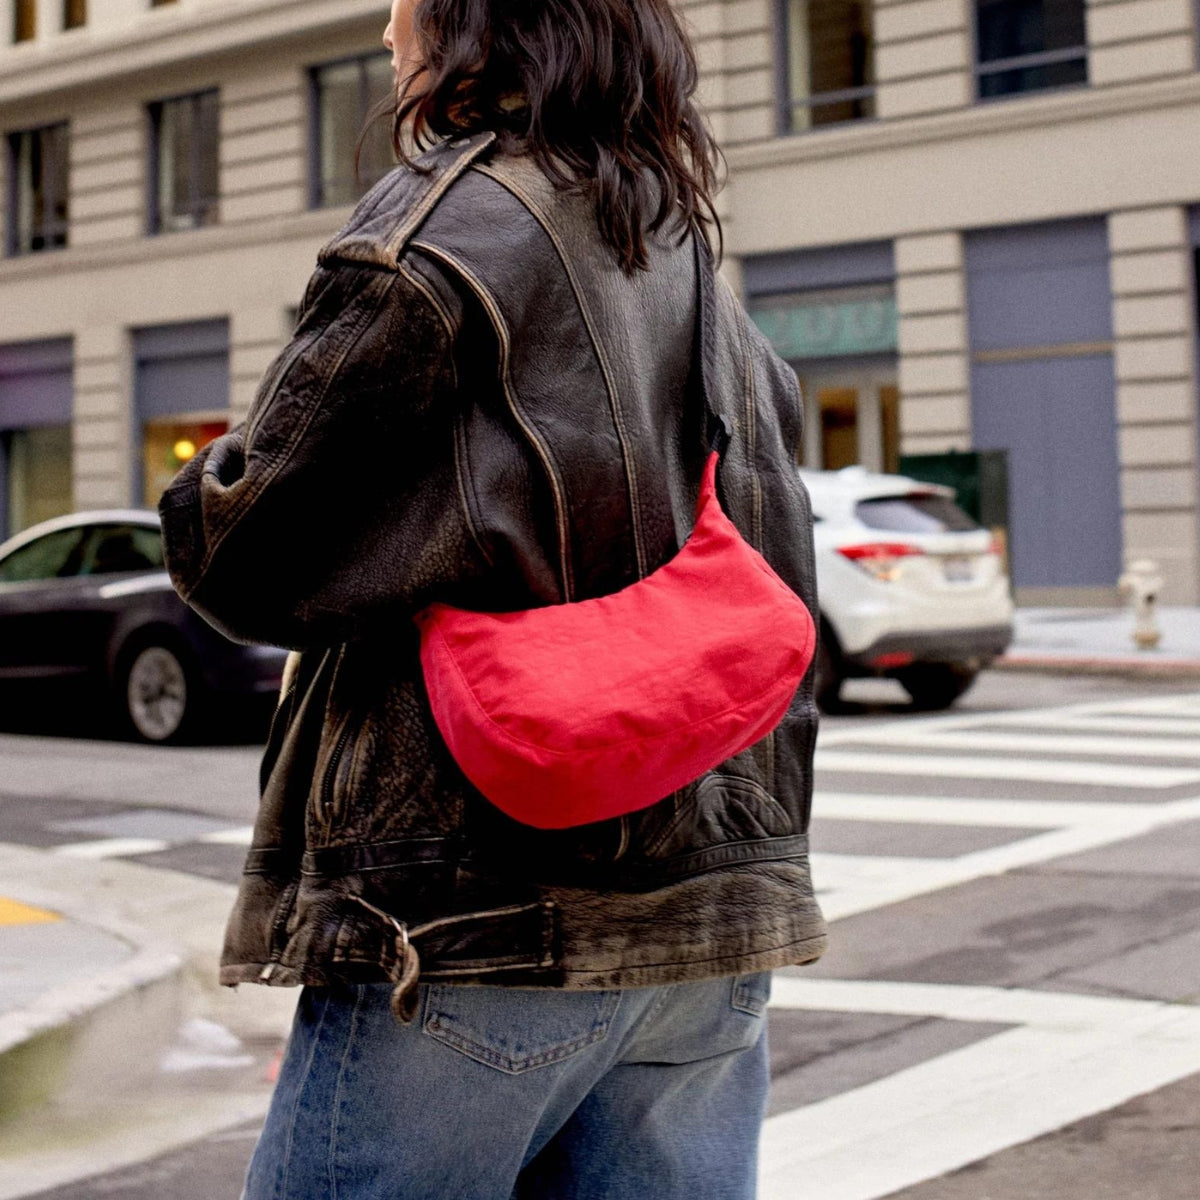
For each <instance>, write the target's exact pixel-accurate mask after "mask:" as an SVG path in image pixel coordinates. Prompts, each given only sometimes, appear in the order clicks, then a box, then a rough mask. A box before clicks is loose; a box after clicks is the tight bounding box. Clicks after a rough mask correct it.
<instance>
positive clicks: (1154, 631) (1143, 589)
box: [1118, 558, 1165, 650]
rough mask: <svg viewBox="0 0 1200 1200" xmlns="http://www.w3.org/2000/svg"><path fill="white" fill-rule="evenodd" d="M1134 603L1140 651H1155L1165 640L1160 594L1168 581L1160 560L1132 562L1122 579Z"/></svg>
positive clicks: (1125, 589)
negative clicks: (1159, 620)
mask: <svg viewBox="0 0 1200 1200" xmlns="http://www.w3.org/2000/svg"><path fill="white" fill-rule="evenodd" d="M1118 582H1119V584H1120V587H1121V591H1122V592H1125V593H1127V594H1128V596H1129V598H1130V600H1131V601H1132V603H1133V641H1134V644H1135V645H1136V646H1137V648H1138V649H1139V650H1153V649H1154V648H1155V647H1156V646H1157V645H1158V643H1159V642H1161V641H1162V630H1160V629H1159V627H1158V595H1159V593H1160V592H1161V591H1162V589H1163V584H1164V582H1165V580H1164V579H1163V577H1162V576H1161V575H1160V574H1159V570H1158V563H1156V562H1153V561H1152V560H1151V559H1148V558H1141V559H1138V561H1137V562H1132V563H1130V564H1129V567H1128V569H1127V570H1126V572H1125V574H1124V575H1122V576H1121V578H1120V580H1119V581H1118Z"/></svg>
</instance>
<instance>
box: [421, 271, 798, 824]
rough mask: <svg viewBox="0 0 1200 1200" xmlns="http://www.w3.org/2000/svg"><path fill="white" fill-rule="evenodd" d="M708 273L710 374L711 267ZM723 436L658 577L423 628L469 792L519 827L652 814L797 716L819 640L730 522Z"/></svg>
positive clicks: (429, 665) (440, 610)
mask: <svg viewBox="0 0 1200 1200" xmlns="http://www.w3.org/2000/svg"><path fill="white" fill-rule="evenodd" d="M698 266H699V273H700V279H701V284H700V290H701V299H700V310H701V311H700V315H699V318H698V322H699V324H700V328H701V340H702V350H701V353H702V358H703V360H705V361H706V362H707V361H711V360H710V351H711V343H710V335H709V334H708V331H707V325H708V324H709V322H710V320H711V311H712V307H713V301H712V295H711V291H712V286H713V284H712V275H711V273H712V269H713V268H712V266H711V263H710V261H709V259H708V256H707V254H702V255H700V256H699V263H698ZM705 370H706V368H705V366H702V367H701V385H702V387H705V386H706V380H705V379H704V375H705ZM706 399H707V397H706ZM710 412H711V409H710ZM722 424H723V431H724V433H723V436H722V435H720V434H719V435H718V438H717V444H716V446H715V448H714V450H713V452H712V453H711V454H710V456H709V459H708V462H707V465H706V467H705V471H704V476H703V481H702V483H701V487H700V497H699V500H698V502H697V505H696V524H695V528H694V529H693V531H692V534H691V536H690V537H689V538H688V540H687V541H686V542H685V543H684V545H683V547H682V548H681V549H680V551H679V552H678V554H676V555H675V557H674V558H672V559H671V560H670V561H669V562H668V563H666V564H665V565H664V566H662V567H660V568H659V569H658V570H656V571H654V572H653V573H652V574H650V575H647V576H646V577H645V578H644V579H640V580H638V581H637V582H636V583H633V584H630V585H629V586H628V587H626V588H624V589H622V590H621V591H619V592H616V593H614V594H612V595H609V596H601V597H599V598H596V599H591V600H583V601H579V602H576V603H569V604H559V605H552V606H550V607H546V608H536V609H526V610H524V611H521V612H513V613H478V612H467V611H465V610H463V609H457V608H452V607H450V606H448V605H445V604H433V605H431V606H430V607H429V608H427V609H425V610H424V611H423V612H421V613H420V614H418V616H417V618H416V621H417V625H418V627H419V629H420V632H421V663H422V668H423V670H424V674H425V683H426V687H427V689H428V692H429V700H430V704H431V706H432V710H433V716H434V719H435V720H436V722H437V725H438V728H439V729H440V730H441V733H442V736H443V737H444V738H445V740H446V744H447V746H448V747H449V749H450V752H451V753H452V754H453V756H454V758H455V760H456V761H457V762H458V765H459V766H460V767H461V768H462V771H463V773H464V774H465V775H466V777H467V778H468V779H469V780H470V781H471V782H472V783H473V784H474V785H475V786H476V787H477V788H478V789H479V791H480V792H482V793H483V795H484V796H485V797H487V799H488V800H490V801H491V802H492V803H493V804H495V805H496V806H497V807H498V808H500V809H502V810H503V811H504V812H505V813H507V814H508V815H509V816H510V817H512V818H514V819H515V820H517V821H521V822H523V823H525V824H527V825H533V826H536V827H538V828H540V829H562V828H566V827H569V826H573V825H585V824H588V823H590V822H592V821H602V820H605V819H606V818H610V817H619V816H622V815H624V814H626V813H631V812H635V811H637V810H638V809H642V808H647V807H649V806H650V805H652V804H654V803H656V802H657V801H659V800H661V799H663V798H664V797H666V796H669V795H670V794H671V793H672V792H674V791H676V790H677V789H678V788H681V787H683V786H684V785H685V784H688V783H690V782H692V781H693V780H695V779H698V778H699V777H700V776H701V775H703V774H704V773H705V772H707V771H710V770H712V768H714V767H716V766H718V765H719V764H720V763H722V762H724V761H725V760H726V759H728V758H732V757H733V756H734V755H735V754H738V753H740V752H741V751H742V750H745V749H746V748H747V747H749V746H751V745H753V744H754V743H755V742H757V741H759V740H760V739H761V738H763V737H765V736H766V735H767V734H768V733H770V732H771V730H772V729H774V728H775V726H776V725H778V724H779V722H780V721H781V720H782V719H783V716H784V714H785V713H786V712H787V710H788V707H789V705H790V704H791V701H792V698H793V696H794V695H795V693H796V689H797V688H798V687H799V685H800V682H801V680H802V679H803V678H804V675H805V673H806V672H807V670H808V667H809V664H810V663H811V662H812V658H813V654H814V652H815V650H816V629H815V627H814V623H813V618H812V615H811V614H810V613H809V611H808V609H807V608H806V607H805V605H804V603H803V601H802V600H801V599H800V598H799V597H798V596H797V595H796V594H795V593H794V592H793V591H792V590H791V589H790V588H789V587H788V586H787V584H785V583H784V582H783V580H782V579H780V578H779V576H778V575H776V574H775V572H774V571H773V570H772V569H771V567H770V565H769V564H768V563H767V561H766V559H764V558H763V557H762V555H761V554H759V553H758V551H757V550H755V549H754V548H753V547H752V546H750V545H749V543H747V542H746V541H745V540H744V539H743V538H742V536H741V534H740V533H738V531H737V529H736V528H735V526H734V525H733V522H732V521H730V520H729V518H728V517H727V516H726V515H725V513H724V512H723V511H722V509H721V505H720V501H719V500H718V498H717V490H716V474H717V466H718V464H719V461H720V458H721V455H722V453H723V451H724V449H725V445H726V443H727V441H728V426H727V425H726V424H724V423H722ZM802 532H803V531H800V530H798V531H797V536H800V535H801V534H802Z"/></svg>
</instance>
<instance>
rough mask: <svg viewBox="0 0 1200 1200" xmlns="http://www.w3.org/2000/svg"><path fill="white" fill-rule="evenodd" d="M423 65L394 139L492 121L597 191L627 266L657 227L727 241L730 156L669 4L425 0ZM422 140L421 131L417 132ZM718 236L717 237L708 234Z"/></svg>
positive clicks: (402, 96) (419, 9)
mask: <svg viewBox="0 0 1200 1200" xmlns="http://www.w3.org/2000/svg"><path fill="white" fill-rule="evenodd" d="M413 33H414V36H415V37H416V38H417V39H418V48H419V50H420V54H421V58H422V60H423V62H424V67H423V69H422V70H421V71H419V72H418V73H416V74H414V75H411V76H410V77H409V78H407V79H402V80H401V81H400V83H399V89H398V95H397V97H396V101H395V107H394V115H393V125H392V139H393V144H394V146H395V149H396V153H397V156H398V157H399V158H400V160H401V161H402V162H406V163H408V164H410V165H411V164H412V157H411V153H410V149H409V148H410V147H411V146H413V145H415V146H416V147H417V148H418V149H420V148H423V147H426V146H428V145H430V144H432V143H433V142H436V141H438V140H440V139H443V138H453V137H461V136H463V135H464V134H469V133H473V132H476V131H478V130H482V129H489V130H494V131H495V132H496V133H497V134H498V135H499V137H500V140H501V146H502V148H503V149H505V150H508V151H513V152H520V153H528V154H530V155H532V156H533V158H534V159H535V161H536V162H537V163H538V164H539V165H540V166H541V168H542V169H543V170H544V171H545V172H546V174H547V175H548V176H549V177H550V178H551V179H552V180H554V182H555V183H556V185H558V186H559V187H562V188H574V189H580V190H584V191H585V192H587V193H589V194H590V195H591V196H592V198H593V199H594V201H595V205H596V218H597V221H598V223H599V226H600V233H601V235H602V236H603V238H604V240H605V241H606V242H607V243H608V244H609V245H610V246H611V247H612V250H613V252H614V253H615V255H616V257H617V261H618V262H619V263H620V265H621V268H622V269H623V270H624V271H626V272H628V273H630V274H632V273H633V272H634V271H636V270H639V269H644V268H645V267H646V266H647V265H648V257H647V252H646V237H647V234H651V233H656V232H657V231H659V230H660V229H663V228H667V229H671V228H672V227H673V226H675V225H678V228H679V236H680V238H681V239H682V238H685V237H686V236H687V234H688V231H689V230H691V229H693V228H695V229H697V230H698V231H699V232H700V233H701V235H702V236H704V237H705V238H706V240H710V239H709V232H708V231H709V228H710V227H711V228H712V229H714V230H716V232H717V236H718V239H719V237H720V222H719V220H718V218H717V214H716V210H715V208H714V205H713V196H714V193H715V191H716V188H717V179H718V164H719V162H720V153H719V151H718V149H717V146H716V142H715V141H714V140H713V137H712V134H711V133H710V132H709V130H708V127H707V125H706V124H705V122H704V119H703V117H702V116H701V114H700V111H699V109H698V108H697V107H696V105H695V103H694V101H693V96H694V93H695V91H696V84H697V80H698V71H697V68H696V56H695V53H694V51H693V50H692V46H691V43H690V41H689V39H688V36H687V34H686V33H685V32H684V30H683V27H682V26H681V25H680V22H679V18H678V17H677V16H676V14H675V12H674V10H673V8H672V6H671V3H670V0H419V2H418V4H417V6H416V8H415V10H414V14H413ZM409 136H411V138H412V141H411V142H410V141H407V137H409ZM710 244H711V240H710Z"/></svg>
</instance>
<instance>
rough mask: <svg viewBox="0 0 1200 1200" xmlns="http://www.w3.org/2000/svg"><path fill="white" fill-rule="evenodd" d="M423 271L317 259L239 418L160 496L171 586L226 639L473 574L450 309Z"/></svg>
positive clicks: (348, 625) (418, 601) (448, 295)
mask: <svg viewBox="0 0 1200 1200" xmlns="http://www.w3.org/2000/svg"><path fill="white" fill-rule="evenodd" d="M432 273H433V272H432V268H430V267H428V266H427V265H426V266H421V265H419V264H418V265H414V264H412V263H410V262H403V261H402V263H401V270H400V271H399V272H398V273H397V272H396V271H384V270H377V269H373V268H371V267H366V266H362V265H358V264H350V263H335V264H332V265H327V266H322V267H320V268H318V270H317V272H316V274H315V275H314V276H313V278H312V280H311V282H310V284H309V287H308V290H307V292H306V294H305V302H304V309H303V312H302V314H301V318H300V322H299V325H298V326H297V329H296V332H295V334H294V335H293V338H292V341H291V343H290V344H289V345H288V346H287V347H286V349H285V350H284V351H283V353H282V354H281V355H280V356H279V358H278V359H277V360H276V362H275V363H274V364H273V366H272V367H271V368H270V370H269V371H268V373H267V375H266V377H265V378H264V380H263V382H262V383H261V385H260V387H259V390H258V394H257V397H256V399H255V402H254V405H253V407H252V409H251V411H250V414H249V416H248V418H247V420H246V421H245V422H244V423H243V424H241V425H239V426H238V427H237V428H235V429H233V430H232V431H231V432H230V433H228V434H226V435H225V436H223V437H221V438H218V439H217V440H216V441H215V442H213V443H212V444H210V445H209V446H207V447H205V449H204V450H203V451H202V452H201V453H200V454H198V455H197V456H196V457H195V458H194V459H193V460H192V461H191V462H189V463H188V464H187V466H185V467H184V469H183V470H182V471H181V472H180V474H179V475H178V477H177V478H176V479H175V480H174V482H173V483H172V484H171V486H170V487H169V488H168V490H167V492H166V493H165V495H164V496H163V498H162V500H161V502H160V504H159V511H160V513H161V515H162V525H163V540H164V544H165V550H166V559H167V567H168V570H169V571H170V574H171V578H172V581H173V582H174V584H175V587H176V590H177V591H178V592H179V594H180V595H181V596H182V597H183V599H184V600H186V601H187V602H188V603H189V604H190V605H191V606H192V607H193V608H194V609H196V610H197V611H198V612H199V613H200V614H201V615H202V616H203V617H204V618H205V619H206V620H208V621H209V622H210V623H211V624H212V625H214V626H216V628H218V629H219V630H221V631H222V632H223V633H225V634H226V635H228V636H229V637H231V638H233V639H235V640H237V641H243V642H262V643H267V644H272V645H278V646H287V647H291V648H293V649H306V648H308V647H311V646H317V645H332V644H336V643H339V642H343V641H348V640H351V639H352V638H355V637H358V636H361V635H364V634H367V633H368V632H371V631H372V630H375V629H378V628H383V627H393V628H394V627H395V625H396V624H397V623H404V622H407V621H408V620H409V619H410V618H411V616H412V615H413V614H414V613H415V612H417V611H418V610H419V609H420V608H421V607H423V606H424V605H425V604H426V603H428V602H429V601H430V600H431V599H433V598H435V596H438V595H439V593H441V592H443V591H444V590H446V589H451V590H452V589H453V586H454V584H455V583H456V582H458V581H459V580H460V579H461V577H463V576H465V575H469V574H470V573H471V572H472V571H473V570H477V569H481V567H482V564H483V561H484V560H483V558H482V556H481V554H480V553H479V550H478V548H477V546H476V545H475V543H474V541H473V538H472V534H471V530H470V527H469V524H468V521H467V518H466V514H465V510H464V508H463V506H462V505H461V504H460V502H459V495H460V489H459V481H458V477H457V466H456V464H457V458H456V453H455V444H456V443H455V429H456V422H457V403H458V396H457V392H456V386H455V344H454V343H455V340H456V337H457V328H458V327H459V325H460V323H461V311H458V312H456V311H455V307H454V306H455V304H456V299H455V296H454V294H453V292H452V290H451V289H449V288H448V287H447V286H446V285H445V283H444V281H443V282H441V285H440V288H439V285H438V281H437V280H434V279H431V278H430V276H431V274H432Z"/></svg>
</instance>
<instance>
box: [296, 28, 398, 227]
mask: <svg viewBox="0 0 1200 1200" xmlns="http://www.w3.org/2000/svg"><path fill="white" fill-rule="evenodd" d="M387 57H388V55H387V52H386V51H379V50H371V51H368V52H367V53H365V54H362V53H360V54H346V55H342V56H341V57H340V58H330V59H326V60H325V61H324V62H319V63H314V64H312V65H311V66H310V67H309V68H308V71H307V75H308V207H309V209H310V210H314V211H315V210H318V209H323V208H340V207H343V205H344V203H345V202H343V201H338V202H337V203H330V202H329V201H327V200H326V199H325V189H326V184H325V180H324V178H323V177H322V174H321V159H322V155H323V151H324V145H323V143H322V139H321V79H320V76H321V72H322V71H327V70H330V69H332V68H334V67H344V66H348V65H349V64H351V63H354V64H356V65H357V66H358V68H359V73H358V102H359V130H360V133H361V131H362V130H363V129H364V128H365V127H366V120H367V117H368V115H369V114H370V111H371V107H372V102H371V91H370V83H369V80H368V74H367V63H368V62H370V61H372V60H381V59H385V58H387ZM339 182H340V181H339ZM355 185H356V187H357V181H355ZM369 186H371V185H368V187H369ZM359 194H360V195H361V194H362V193H361V192H360V193H359Z"/></svg>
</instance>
